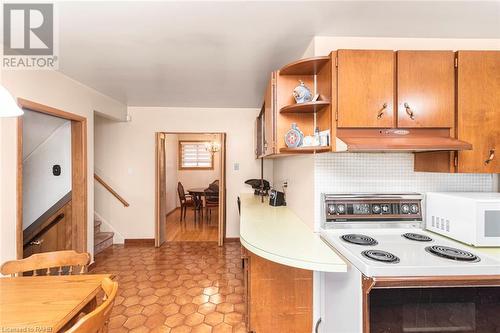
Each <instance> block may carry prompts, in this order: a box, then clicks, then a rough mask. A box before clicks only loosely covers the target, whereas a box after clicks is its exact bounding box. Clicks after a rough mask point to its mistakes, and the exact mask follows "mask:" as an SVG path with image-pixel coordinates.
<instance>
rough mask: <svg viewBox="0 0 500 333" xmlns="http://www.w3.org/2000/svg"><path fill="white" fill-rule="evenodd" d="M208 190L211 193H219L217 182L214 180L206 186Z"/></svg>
mask: <svg viewBox="0 0 500 333" xmlns="http://www.w3.org/2000/svg"><path fill="white" fill-rule="evenodd" d="M208 188H209V189H211V190H212V191H217V192H218V191H219V180H218V179H217V180H214V181H213V182H212V183H210V185H208Z"/></svg>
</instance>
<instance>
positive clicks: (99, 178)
mask: <svg viewBox="0 0 500 333" xmlns="http://www.w3.org/2000/svg"><path fill="white" fill-rule="evenodd" d="M94 179H95V180H97V182H98V183H99V184H101V185H102V186H103V187H104V188H105V189H106V190H108V191H109V193H111V194H112V195H113V196H114V197H115V198H116V199H118V201H120V202H121V203H122V204H123V205H124V206H125V207H129V206H130V204H129V203H128V202H127V200H125V199H123V197H122V196H121V195H119V194H118V192H116V191H115V190H113V188H112V187H111V186H109V185H108V183H106V182H105V181H104V180H103V179H102V178H101V177H99V176H98V175H97V174H96V173H94Z"/></svg>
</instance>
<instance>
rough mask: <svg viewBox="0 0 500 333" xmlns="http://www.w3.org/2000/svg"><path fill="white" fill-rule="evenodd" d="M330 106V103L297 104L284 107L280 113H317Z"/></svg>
mask: <svg viewBox="0 0 500 333" xmlns="http://www.w3.org/2000/svg"><path fill="white" fill-rule="evenodd" d="M328 105H330V102H329V101H315V102H306V103H296V104H291V105H287V106H284V107H282V108H281V109H280V113H315V112H318V111H321V110H323V108H325V107H327V106H328Z"/></svg>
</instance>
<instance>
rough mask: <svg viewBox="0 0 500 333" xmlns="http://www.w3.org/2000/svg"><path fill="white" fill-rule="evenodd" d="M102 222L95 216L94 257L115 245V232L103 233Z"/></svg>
mask: <svg viewBox="0 0 500 333" xmlns="http://www.w3.org/2000/svg"><path fill="white" fill-rule="evenodd" d="M101 224H102V222H101V221H100V220H99V218H97V217H96V216H94V255H96V254H98V253H100V252H102V251H104V250H105V249H107V248H108V247H110V246H112V245H113V236H114V233H113V232H105V231H101Z"/></svg>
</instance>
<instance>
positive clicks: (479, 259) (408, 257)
mask: <svg viewBox="0 0 500 333" xmlns="http://www.w3.org/2000/svg"><path fill="white" fill-rule="evenodd" d="M421 200H422V197H421V196H420V195H418V194H384V195H381V194H350V195H345V194H331V195H324V222H323V228H322V230H321V232H320V234H321V237H322V238H323V239H324V240H325V241H326V242H327V243H328V244H329V245H330V246H331V247H332V248H333V249H335V250H336V251H337V252H339V253H340V254H341V255H342V256H344V257H345V258H346V259H347V260H349V262H351V263H352V264H353V265H354V266H355V267H356V268H357V269H359V270H360V271H361V273H363V274H364V275H365V276H370V277H373V276H443V275H495V274H496V275H500V260H498V259H495V258H493V257H489V256H488V255H485V254H482V253H477V252H475V251H474V250H471V249H470V248H469V247H467V246H464V245H462V244H461V243H459V242H456V241H453V240H450V239H448V238H445V237H443V236H439V235H437V234H435V233H431V232H428V231H425V230H422V228H421V222H422V216H423V215H422V205H421Z"/></svg>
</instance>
